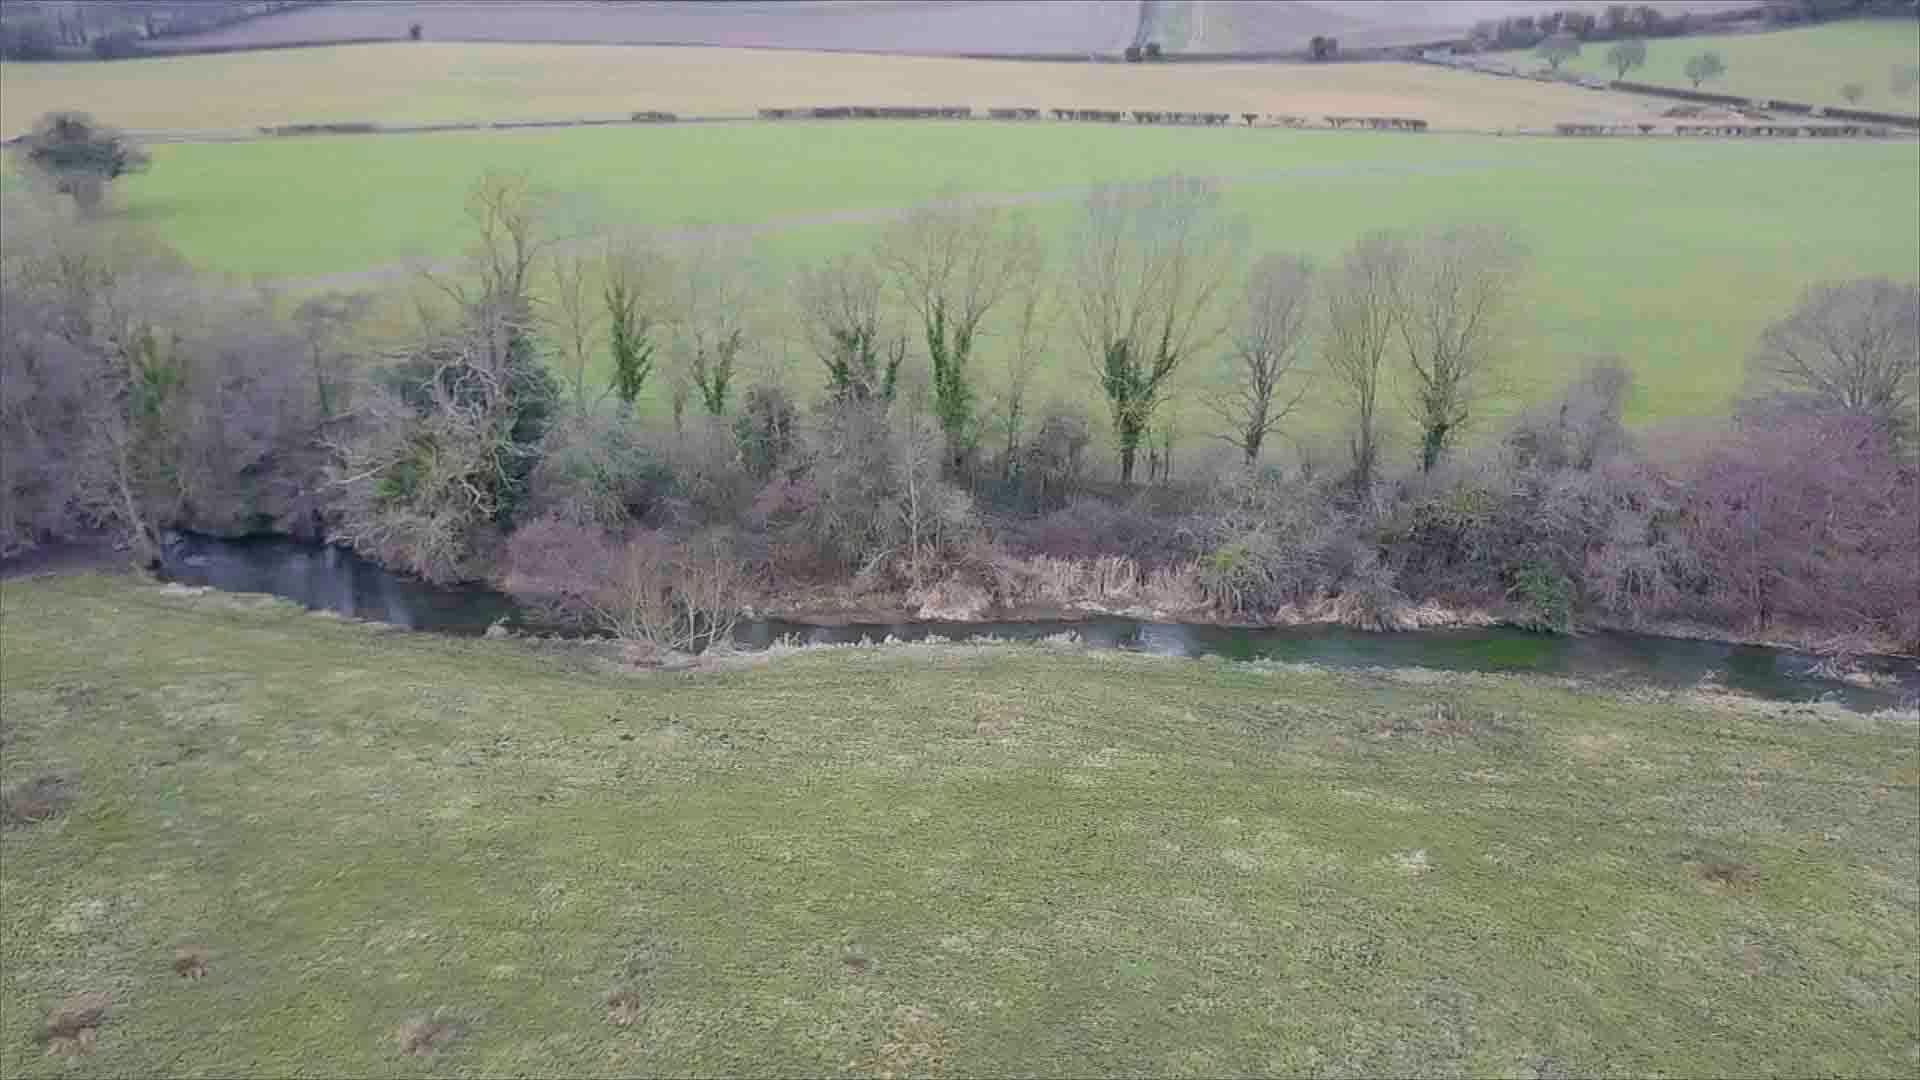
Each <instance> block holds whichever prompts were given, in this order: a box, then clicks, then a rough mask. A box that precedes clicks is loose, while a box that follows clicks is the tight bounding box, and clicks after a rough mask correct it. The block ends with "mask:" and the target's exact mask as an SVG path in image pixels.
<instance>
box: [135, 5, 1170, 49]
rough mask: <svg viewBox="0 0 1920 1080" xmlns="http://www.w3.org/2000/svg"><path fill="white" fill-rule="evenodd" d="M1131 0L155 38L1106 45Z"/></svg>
mask: <svg viewBox="0 0 1920 1080" xmlns="http://www.w3.org/2000/svg"><path fill="white" fill-rule="evenodd" d="M1139 21H1140V5H1139V3H1138V2H1137V0H878V2H865V3H860V2H852V3H850V2H847V0H795V2H787V3H775V2H766V0H745V2H739V0H736V2H731V3H724V4H714V3H685V2H660V3H607V2H604V0H591V2H589V0H571V2H566V0H563V2H559V3H440V2H422V0H348V2H342V3H334V4H327V5H323V6H320V7H315V8H306V9H303V10H299V11H292V12H286V13H283V14H279V15H273V16H268V17H265V18H260V19H254V20H251V21H248V22H245V23H240V24H237V25H234V26H230V27H225V28H223V29H220V30H215V31H212V32H209V33H206V34H196V35H191V36H187V37H182V38H177V39H172V40H170V41H167V42H162V43H156V44H157V45H158V46H159V47H161V48H166V47H169V46H171V47H175V48H198V47H203V46H209V45H272V44H281V43H285V42H297V41H327V40H340V39H343V38H367V37H394V38H404V37H405V36H406V34H407V27H408V25H409V24H410V23H413V22H419V23H420V24H422V27H423V28H424V30H425V32H426V36H427V37H428V38H432V39H439V40H443V41H521V42H541V41H546V42H560V41H565V42H597V43H601V44H659V45H665V44H677V45H727V46H739V47H746V48H788V49H851V50H863V51H874V52H911V53H962V52H997V53H1014V54H1017V53H1080V52H1101V53H1115V52H1119V51H1120V50H1122V49H1124V48H1126V47H1127V46H1128V45H1130V44H1132V43H1133V36H1134V32H1135V30H1136V29H1137V28H1138V26H1139Z"/></svg>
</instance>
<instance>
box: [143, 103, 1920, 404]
mask: <svg viewBox="0 0 1920 1080" xmlns="http://www.w3.org/2000/svg"><path fill="white" fill-rule="evenodd" d="M1487 81H1489V82H1494V81H1496V80H1487ZM153 153H154V166H153V168H152V170H151V171H150V172H149V173H147V174H145V175H141V176H138V177H134V178H132V179H130V180H128V181H126V182H125V183H124V185H123V188H124V190H123V192H122V196H123V199H124V206H125V213H126V214H127V215H128V216H129V217H131V218H132V219H133V220H135V221H138V222H141V223H143V224H144V225H146V226H148V227H151V228H152V229H154V230H155V231H157V232H158V233H159V234H160V235H161V236H163V237H164V238H166V239H167V240H169V241H170V242H172V243H174V244H176V245H177V246H179V248H180V249H181V250H182V251H183V252H185V253H186V255H187V256H188V257H189V258H190V259H191V260H193V261H194V262H196V263H198V264H200V265H202V266H204V267H207V268H210V269H213V270H217V271H222V272H225V273H228V274H232V275H235V276H236V277H249V276H252V275H266V276H269V277H271V278H275V279H279V280H281V281H282V282H283V284H284V286H285V287H287V288H289V289H293V290H299V289H311V288H317V287H353V286H356V285H359V286H365V285H373V284H380V283H391V282H392V281H394V280H396V279H399V278H404V276H405V268H406V266H407V265H408V263H409V262H410V261H425V262H432V261H435V260H444V259H447V258H449V257H452V256H454V255H456V254H457V253H458V251H459V250H460V247H461V244H462V243H463V240H462V233H461V228H462V225H461V199H460V196H461V193H462V192H463V191H464V189H465V187H466V185H467V184H468V183H470V182H471V180H472V179H473V178H474V177H475V176H477V175H479V174H480V173H481V172H482V171H483V170H486V169H521V170H526V171H527V172H529V173H530V174H531V175H532V176H533V177H534V178H535V179H536V180H537V181H539V182H541V183H543V184H545V185H547V186H549V187H550V188H552V189H553V190H555V191H556V192H559V193H560V194H561V195H562V200H561V201H562V205H563V210H564V214H563V216H564V217H565V218H567V219H568V220H570V221H572V222H574V223H575V225H574V226H573V227H575V228H585V229H589V230H592V229H597V228H604V227H605V225H606V223H608V222H613V223H619V224H623V225H635V226H649V227H660V228H673V227H679V226H682V225H684V224H686V223H689V222H709V223H719V224H725V225H730V226H744V227H748V228H750V229H752V230H753V231H755V232H756V234H757V236H758V241H759V244H760V247H761V254H762V256H763V258H764V259H765V262H766V266H765V270H764V290H763V292H764V294H765V295H766V296H767V297H768V301H767V302H768V304H769V305H771V306H772V307H774V308H775V309H777V307H778V304H779V303H780V302H781V301H780V297H781V295H782V284H781V283H782V282H783V281H786V280H787V279H788V273H789V271H790V270H791V269H792V268H793V267H795V266H797V265H800V264H803V263H805V262H808V261H812V260H818V259H821V258H824V257H826V256H828V255H830V254H832V253H834V252H837V251H843V250H847V249H849V248H851V247H854V246H856V245H860V244H865V243H867V242H869V241H870V240H871V238H872V236H873V235H874V231H875V229H876V228H877V227H878V226H880V225H881V224H884V223H885V222H886V221H888V220H891V219H894V218H897V217H898V216H899V215H900V214H901V213H903V212H904V211H905V209H906V208H909V207H912V206H915V205H920V204H923V203H925V202H927V201H929V200H932V199H934V198H936V197H942V196H943V195H949V196H950V195H955V194H958V195H962V196H968V197H976V198H982V199H988V200H993V201H998V202H1001V203H1005V204H1012V205H1019V206H1025V207H1026V208H1027V209H1028V210H1029V211H1030V212H1031V213H1033V214H1034V215H1035V216H1036V218H1037V220H1038V221H1039V222H1040V223H1041V224H1042V225H1043V226H1044V227H1045V229H1046V230H1047V231H1048V232H1049V234H1051V235H1052V236H1053V237H1054V238H1055V240H1056V241H1057V243H1056V248H1058V247H1059V246H1060V245H1061V244H1063V243H1064V239H1065V236H1066V234H1067V233H1068V231H1069V229H1070V226H1071V222H1072V220H1073V214H1074V212H1075V208H1076V204H1077V202H1078V200H1079V199H1080V198H1081V197H1082V195H1083V194H1084V192H1085V191H1086V190H1087V188H1088V187H1089V186H1091V185H1094V184H1096V183H1101V182H1127V181H1137V180H1144V179H1147V178H1150V177H1153V176H1156V175H1161V174H1165V173H1169V172H1174V171H1184V172H1187V173H1190V174H1197V175H1204V176H1212V177H1217V178H1219V180H1220V181H1221V182H1222V183H1223V185H1224V186H1225V191H1226V196H1227V204H1228V208H1229V210H1230V211H1231V212H1233V213H1236V214H1240V215H1244V217H1245V219H1246V221H1247V223H1248V226H1249V228H1248V233H1249V238H1250V239H1249V243H1250V245H1251V247H1252V249H1253V250H1254V251H1266V250H1283V251H1295V252H1300V253H1304V254H1306V255H1308V256H1311V257H1313V258H1316V259H1318V260H1321V261H1323V262H1324V261H1327V260H1331V259H1334V258H1336V257H1337V256H1338V254H1339V253H1340V251H1341V250H1343V249H1344V248H1345V247H1346V246H1347V245H1348V244H1350V243H1351V242H1352V241H1353V240H1354V239H1355V238H1357V237H1358V236H1360V235H1361V234H1362V233H1364V232H1366V231H1367V230H1370V229H1376V228H1388V227H1402V226H1419V225H1428V224H1435V223H1447V222H1462V221H1474V222H1498V223H1504V224H1508V225H1511V226H1513V227H1514V228H1515V229H1516V230H1517V231H1518V232H1519V234H1520V235H1521V236H1522V238H1523V239H1524V240H1525V241H1526V243H1527V244H1528V246H1529V247H1530V249H1531V251H1532V258H1533V266H1534V270H1533V273H1532V274H1531V276H1530V278H1529V284H1528V288H1527V295H1526V297H1525V301H1524V304H1523V308H1522V310H1521V312H1520V313H1519V319H1518V331H1517V337H1516V340H1515V342H1514V347H1513V351H1512V356H1511V357H1510V358H1509V363H1508V365H1507V366H1508V371H1509V377H1510V380H1511V383H1512V389H1513V393H1512V395H1511V399H1513V400H1519V399H1525V398H1529V397H1533V396H1536V395H1538V394H1540V393H1544V392H1546V391H1548V390H1551V389H1552V388H1554V387H1555V386H1556V385H1557V384H1558V383H1559V382H1560V381H1561V380H1563V379H1564V378H1565V377H1566V376H1567V375H1568V374H1569V373H1570V372H1571V371H1573V370H1574V369H1575V368H1576V367H1577V366H1579V365H1580V364H1582V363H1583V362H1584V361H1585V360H1586V359H1587V358H1589V357H1592V356H1596V355H1601V354H1615V355H1617V356H1619V357H1620V358H1621V359H1622V360H1623V361H1624V362H1625V363H1626V364H1627V365H1628V366H1629V367H1630V368H1631V369H1632V370H1634V371H1635V372H1636V373H1637V374H1638V376H1639V377H1640V381H1641V389H1640V392H1639V394H1638V395H1637V397H1636V399H1635V400H1634V402H1633V405H1632V410H1631V414H1632V416H1633V418H1634V419H1635V420H1636V421H1648V420H1654V419H1660V418H1664V417H1684V416H1697V415H1707V414H1712V413H1715V412H1718V411H1719V410H1721V409H1723V408H1724V407H1725V406H1726V404H1727V402H1728V400H1729V399H1730V396H1731V395H1732V394H1733V393H1735V391H1736V390H1737V389H1738V387H1739V385H1740V383H1741V380H1742V378H1743V375H1742V371H1743V365H1744V361H1745V357H1746V355H1747V354H1748V352H1749V351H1750V350H1751V348H1752V346H1753V343H1754V341H1755V340H1756V337H1757V335H1758V333H1759V332H1760V330H1761V329H1762V328H1763V327H1764V326H1765V325H1766V324H1767V323H1768V322H1770V321H1771V320H1773V319H1774V318H1777V317H1778V315H1779V314H1780V313H1782V312H1784V311H1785V310H1787V309H1788V308H1789V307H1790V306H1791V304H1792V303H1793V301H1794V299H1795V297H1796V296H1797V294H1798V293H1799V291H1800V290H1801V289H1802V288H1804V287H1805V286H1806V285H1808V284H1810V283H1812V282H1815V281H1818V280H1822V279H1827V278H1844V277H1854V276H1859V275H1863V274H1874V273H1883V274H1891V275H1894V276H1896V277H1901V278H1907V277H1910V276H1911V275H1912V272H1913V267H1914V266H1915V265H1916V262H1917V261H1920V200H1917V199H1915V198H1914V197H1913V195H1912V193H1913V192H1914V191H1915V190H1920V146H1916V145H1915V144H1914V143H1911V142H1904V141H1903V142H1886V143H1882V142H1847V143H1838V144H1819V145H1811V144H1804V143H1802V144H1791V145H1782V144H1763V143H1753V142H1725V141H1681V140H1673V139H1649V140H1624V139H1613V140H1604V141H1591V142H1588V141H1575V140H1559V139H1546V138H1525V139H1522V138H1497V137H1485V136H1480V137H1475V136H1456V135H1443V134H1429V135H1425V136H1410V135H1390V134H1359V133H1336V132H1287V131H1279V130H1265V129H1260V130H1245V129H1239V130H1182V129H1164V128H1144V129H1143V128H1133V127H1128V128H1124V129H1109V128H1104V127H1092V126H1086V125H1062V124H1046V123H1041V124H989V123H946V124H942V123H891V124H889V123H881V122H872V123H842V124H799V125H784V126H783V125H779V124H760V123H744V124H726V125H701V126H698V127H693V126H685V127H678V128H612V129H572V130H560V131H522V132H515V133H510V134H495V133H486V132H480V133H446V134H436V135H410V136H373V137H353V138H311V139H278V140H269V141H259V142H250V143H233V144H179V145H158V146H155V147H153ZM1057 255H1058V250H1056V256H1057ZM378 268H387V269H386V271H385V276H382V273H381V272H378ZM778 321H779V320H778V319H777V318H776V319H775V322H776V323H777V322H778ZM1057 348H1058V349H1059V350H1060V351H1061V352H1062V353H1063V356H1062V357H1061V358H1059V359H1058V360H1057V361H1056V362H1055V364H1054V365H1053V368H1054V369H1055V370H1054V373H1053V375H1052V376H1050V378H1051V379H1053V380H1054V381H1053V382H1052V383H1051V387H1052V388H1053V389H1054V390H1055V391H1057V392H1066V391H1067V390H1068V389H1070V388H1072V387H1076V386H1078V387H1084V384H1085V380H1080V379H1078V378H1077V376H1078V374H1079V372H1080V370H1081V368H1080V366H1079V362H1078V361H1077V360H1075V359H1073V358H1071V357H1068V356H1066V355H1064V354H1065V353H1067V352H1069V351H1070V350H1069V343H1068V342H1067V341H1066V340H1065V339H1064V335H1063V340H1061V341H1060V342H1059V343H1058V344H1057ZM759 362H761V363H766V364H774V363H779V364H797V365H799V370H800V372H801V373H802V375H803V376H805V375H808V374H810V373H811V368H812V365H811V363H810V362H808V361H805V360H804V359H799V360H796V359H795V357H794V348H793V347H790V346H789V345H788V344H775V345H770V346H769V347H768V348H767V349H765V350H763V351H762V355H761V356H760V358H759ZM1193 374H1194V379H1195V381H1196V384H1197V385H1198V384H1204V383H1206V382H1207V381H1208V375H1209V372H1208V370H1206V369H1205V368H1204V367H1202V366H1196V368H1195V371H1194V373H1193Z"/></svg>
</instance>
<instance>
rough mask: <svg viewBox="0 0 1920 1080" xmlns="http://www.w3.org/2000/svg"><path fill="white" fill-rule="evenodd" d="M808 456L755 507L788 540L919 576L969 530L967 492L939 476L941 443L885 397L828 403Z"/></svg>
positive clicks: (932, 430)
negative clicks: (892, 410)
mask: <svg viewBox="0 0 1920 1080" xmlns="http://www.w3.org/2000/svg"><path fill="white" fill-rule="evenodd" d="M805 457H806V462H805V465H804V466H803V467H802V468H801V469H800V470H797V473H796V475H795V476H794V477H793V478H791V479H788V480H784V481H777V482H776V484H775V485H774V486H773V487H774V490H772V491H768V492H763V496H762V498H761V500H760V501H759V504H758V505H759V506H760V507H761V508H762V509H763V511H764V513H765V516H766V517H767V519H768V520H769V523H770V524H771V525H773V527H775V528H776V529H777V530H778V531H780V532H781V533H782V534H783V536H784V537H785V538H786V539H788V540H789V541H797V542H800V543H802V544H805V545H807V546H811V547H812V548H813V549H814V550H815V551H816V552H817V553H818V555H819V556H821V557H822V558H824V559H827V560H830V561H832V562H834V563H836V564H838V565H839V566H841V567H843V568H845V569H848V570H854V571H859V572H876V571H897V572H899V573H900V575H901V576H902V577H903V578H904V579H906V580H908V581H910V582H911V583H914V584H918V583H919V581H920V580H921V578H922V577H924V575H925V574H926V573H928V572H930V571H931V570H932V569H934V568H935V567H937V566H938V565H939V564H940V563H941V562H942V561H943V560H945V559H947V558H950V557H951V556H952V555H953V554H954V552H955V551H957V550H958V549H959V548H960V547H961V546H963V545H964V544H965V543H966V542H967V541H968V540H969V539H970V538H971V537H972V536H973V535H974V532H975V529H976V521H975V518H974V514H973V505H972V499H971V498H969V497H968V496H967V494H966V493H965V492H963V491H960V490H959V489H957V488H955V487H953V486H952V485H950V484H948V483H946V482H945V481H944V480H942V479H941V476H940V473H941V463H942V461H943V460H944V457H945V447H944V445H943V444H942V443H941V441H940V438H939V431H938V429H937V428H936V427H934V426H933V424H932V421H931V419H930V418H928V417H926V416H924V415H922V414H920V413H918V412H915V411H913V410H910V409H908V410H903V415H902V417H901V418H900V421H899V422H898V423H895V422H894V421H893V420H892V419H891V418H890V416H889V413H888V409H887V406H886V404H885V403H884V402H878V401H855V400H847V401H840V402H834V403H830V404H828V405H827V406H826V407H824V408H823V409H822V410H821V412H820V413H819V414H818V416H817V417H816V420H815V422H814V424H813V427H812V430H811V431H810V432H809V433H808V436H807V445H806V451H805Z"/></svg>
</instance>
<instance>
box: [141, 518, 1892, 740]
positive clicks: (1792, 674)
mask: <svg viewBox="0 0 1920 1080" xmlns="http://www.w3.org/2000/svg"><path fill="white" fill-rule="evenodd" d="M169 540H170V542H169V543H168V545H167V550H166V560H165V563H166V574H167V576H168V577H169V578H171V579H173V580H175V581H180V582H183V583H185V584H190V585H211V586H214V587H216V588H220V589H228V590H232V591H237V592H260V593H273V594H275V595H278V596H284V597H286V598H288V599H291V600H295V601H298V602H299V603H301V604H304V605H306V606H307V607H310V608H316V609H324V610H328V611H337V612H339V613H340V614H342V615H348V616H352V617H355V618H361V619H376V620H379V621H381V622H387V623H393V624H394V625H397V626H403V627H406V628H408V629H411V630H430V631H435V632H438V633H450V634H478V633H482V632H484V631H485V630H486V628H487V627H488V626H490V625H492V624H493V623H494V622H496V621H499V620H502V619H504V620H507V622H508V623H509V625H513V626H515V627H517V628H522V629H527V628H531V629H540V627H538V626H537V625H536V624H533V623H531V622H529V621H528V619H527V617H526V614H525V613H524V612H523V611H522V610H521V609H520V608H519V607H517V606H516V605H515V604H514V602H513V601H512V600H511V599H509V598H508V597H506V596H504V595H502V594H500V593H497V592H493V591H492V590H489V589H482V588H472V587H465V588H447V587H442V586H436V585H430V584H428V583H426V582H424V581H421V580H419V579H418V578H414V577H410V576H407V575H404V574H396V573H393V572H391V571H388V570H385V569H383V568H381V567H379V566H377V565H375V564H373V563H371V562H368V561H367V560H365V559H362V558H360V557H359V556H357V555H354V554H353V553H352V552H350V551H346V550H344V549H341V548H336V547H328V546H322V545H315V544H302V543H298V542H295V541H291V540H279V539H262V540H240V541H226V540H216V539H212V538H209V537H200V536H191V535H180V536H174V537H170V538H169ZM1061 633H1072V634H1075V635H1077V636H1078V637H1079V639H1080V640H1081V641H1082V642H1083V643H1085V644H1086V645H1088V646H1091V647H1093V648H1107V649H1125V650H1129V651H1133V652H1145V653H1155V654H1160V655H1167V656H1196V657H1197V656H1220V657H1226V658H1228V659H1233V660H1280V661H1286V662H1291V663H1309V664H1323V665H1327V666H1330V667H1347V668H1353V667H1426V668H1436V669H1441V670H1447V671H1489V672H1531V673H1534V674H1544V675H1576V676H1581V677H1586V678H1601V679H1609V680H1617V681H1621V682H1631V683H1638V684H1643V685H1653V686H1659V687H1667V688H1674V687H1685V686H1693V685H1697V684H1700V683H1702V682H1714V683H1717V684H1718V685H1720V686H1723V687H1725V688H1726V689H1729V690H1735V691H1739V692H1742V693H1747V694H1752V695H1755V696H1757V697H1764V698H1772V699H1775V700H1789V701H1805V700H1810V699H1814V698H1829V699H1832V700H1836V701H1840V702H1842V703H1844V704H1846V705H1848V706H1850V707H1853V708H1859V709H1878V708H1890V707H1893V706H1895V705H1897V704H1899V703H1900V702H1901V700H1902V698H1903V697H1911V696H1912V695H1915V694H1920V663H1915V662H1914V661H1910V660H1899V659H1893V658H1884V657H1883V658H1873V659H1870V660H1868V661H1866V662H1865V663H1866V666H1867V667H1868V668H1869V670H1872V671H1874V672H1875V673H1877V674H1880V675H1882V676H1885V677H1887V678H1888V679H1890V680H1891V682H1890V684H1889V685H1886V686H1880V687H1874V688H1865V687H1858V686H1853V685H1851V684H1848V683H1843V682H1839V681H1837V680H1834V679H1828V678H1822V677H1820V676H1818V675H1816V674H1814V672H1813V670H1812V669H1813V667H1814V664H1815V658H1814V657H1812V656H1808V655H1806V654H1804V653H1797V652H1792V651H1789V650H1783V649H1769V648H1764V647H1761V646H1754V645H1728V644H1723V643H1719V642H1708V641H1686V640H1681V639H1677V638H1662V637H1652V636H1648V635H1644V634H1617V633H1597V634H1584V635H1581V636H1579V637H1553V636H1548V635H1544V634H1531V633H1527V632H1525V631H1521V630H1513V629H1508V628H1502V627H1491V628H1483V629H1471V630H1428V631H1420V632H1417V633H1405V634H1373V633H1364V632H1361V631H1357V630H1347V629H1344V628H1341V627H1329V626H1313V627H1293V628H1282V629H1239V628H1232V627H1220V626H1191V625H1187V624H1183V623H1158V622H1144V621H1141V620H1138V619H1118V618H1098V619H1089V620H1085V621H1072V622H1065V621H1056V622H1012V623H967V624H952V623H921V622H903V623H859V624H852V625H843V626H814V625H811V624H806V623H790V622H783V621H780V620H777V619H769V620H759V621H755V622H750V623H742V624H741V625H740V627H739V628H738V630H737V632H736V635H735V636H736V638H737V639H738V641H739V643H740V644H741V645H742V646H745V647H747V648H765V647H766V646H768V645H771V644H773V643H774V642H776V641H780V640H782V639H787V640H792V641H796V642H800V643H804V644H820V645H831V644H846V643H852V642H861V641H869V642H880V641H884V640H886V639H887V638H889V637H891V638H894V639H896V640H899V641H918V640H921V639H924V638H926V637H929V636H942V637H949V638H960V637H989V636H990V637H996V638H1003V639H1006V640H1010V641H1036V640H1039V639H1041V638H1046V637H1050V636H1053V635H1055V634H1061Z"/></svg>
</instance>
